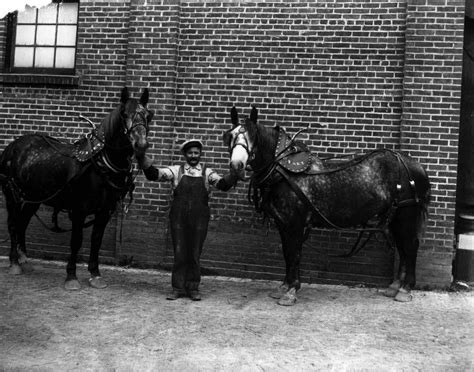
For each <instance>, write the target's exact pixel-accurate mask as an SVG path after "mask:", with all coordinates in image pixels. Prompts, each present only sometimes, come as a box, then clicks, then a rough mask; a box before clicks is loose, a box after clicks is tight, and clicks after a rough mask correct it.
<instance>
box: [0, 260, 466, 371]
mask: <svg viewBox="0 0 474 372" xmlns="http://www.w3.org/2000/svg"><path fill="white" fill-rule="evenodd" d="M31 262H32V264H33V267H34V271H32V272H30V273H28V274H24V275H20V276H11V275H9V274H8V272H7V271H8V260H7V258H6V257H0V282H1V285H0V298H1V302H0V320H1V322H0V350H1V353H0V355H1V356H0V369H1V370H28V371H30V370H45V371H49V370H55V371H56V370H64V371H65V370H81V371H83V370H117V371H130V370H134V371H144V370H154V371H156V370H160V371H308V370H312V371H443V372H444V371H472V370H474V363H473V362H474V353H473V351H474V350H473V345H474V331H473V330H474V295H473V293H472V292H463V293H452V292H434V291H433V292H424V291H414V300H413V301H412V302H411V303H399V302H396V301H393V300H392V299H390V298H386V297H384V296H382V294H381V292H380V290H379V289H377V288H351V287H346V286H334V285H309V284H303V287H302V290H301V291H300V293H299V299H298V302H297V304H296V305H295V306H293V307H281V306H278V305H277V304H276V303H275V300H273V299H271V298H270V297H269V296H268V293H269V292H271V291H272V290H273V289H275V288H276V287H277V286H278V285H279V283H277V282H272V281H258V280H242V279H233V278H224V277H204V278H203V282H202V286H201V291H202V295H203V300H202V301H200V302H192V301H190V300H189V299H188V298H182V299H179V300H177V301H166V300H165V295H166V293H167V291H168V290H169V288H170V275H169V273H166V272H160V271H156V270H138V269H124V268H116V267H109V266H102V275H103V276H104V278H105V279H106V280H107V282H108V284H109V287H108V288H106V289H103V290H97V289H93V288H90V287H89V286H88V284H87V279H88V273H87V269H86V267H85V265H80V266H79V267H78V277H79V279H80V281H81V284H82V285H83V287H82V289H81V290H80V291H76V292H67V291H66V290H64V289H63V281H64V278H65V263H62V262H59V263H58V262H51V261H42V260H31Z"/></svg>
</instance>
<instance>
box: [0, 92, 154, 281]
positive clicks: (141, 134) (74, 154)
mask: <svg viewBox="0 0 474 372" xmlns="http://www.w3.org/2000/svg"><path fill="white" fill-rule="evenodd" d="M148 98H149V93H148V90H147V89H146V90H145V91H144V92H143V94H142V96H141V98H140V100H136V99H133V98H130V96H129V92H128V89H127V88H124V89H123V90H122V94H121V101H120V104H119V105H118V107H117V108H115V109H114V110H113V111H112V112H111V113H110V114H108V115H107V116H106V117H105V118H104V119H103V120H102V122H101V124H100V126H99V127H98V128H97V129H94V130H93V131H92V132H91V133H90V134H89V135H88V136H86V137H84V138H82V139H81V140H79V141H77V142H76V143H75V144H69V143H64V142H61V141H59V140H57V139H55V138H52V137H49V136H46V135H40V134H29V135H25V136H22V137H20V138H18V139H16V140H15V141H13V142H12V143H10V144H9V145H8V146H7V147H6V148H5V150H4V151H3V153H2V155H1V156H0V177H1V183H2V188H3V192H4V194H5V199H6V207H7V212H8V232H9V234H10V240H11V250H10V273H12V274H21V273H22V266H23V267H27V266H26V262H27V260H26V248H25V232H26V228H27V226H28V224H29V222H30V219H31V217H32V216H33V215H34V214H35V213H36V211H37V210H38V208H39V206H40V204H46V205H48V206H51V207H53V208H54V214H53V219H54V217H57V213H58V212H59V211H61V210H64V211H68V212H69V218H70V219H71V222H72V232H71V255H70V257H69V260H68V264H67V277H66V283H65V287H66V289H68V290H75V289H79V288H80V284H79V281H78V280H77V277H76V261H77V254H78V251H79V249H80V247H81V245H82V240H83V228H84V227H85V226H86V225H85V220H86V217H87V216H89V215H94V219H93V221H92V222H93V228H92V234H91V250H90V257H89V266H88V268H89V272H90V274H91V278H90V279H89V283H90V285H91V286H92V287H95V288H105V287H106V286H107V284H106V283H105V281H104V280H103V279H102V278H101V276H100V272H99V249H100V246H101V244H102V238H103V235H104V230H105V227H106V226H107V223H108V222H109V219H110V217H111V215H112V213H113V212H114V210H115V207H116V205H117V202H118V201H119V200H120V199H122V198H124V197H125V195H126V194H127V192H129V191H130V190H131V188H132V187H133V178H132V157H133V155H135V157H137V158H140V157H143V156H144V154H145V151H146V149H147V147H148V140H147V135H148V130H149V123H150V120H151V118H152V117H153V113H152V112H151V111H149V110H148V109H147V108H146V106H147V103H148Z"/></svg>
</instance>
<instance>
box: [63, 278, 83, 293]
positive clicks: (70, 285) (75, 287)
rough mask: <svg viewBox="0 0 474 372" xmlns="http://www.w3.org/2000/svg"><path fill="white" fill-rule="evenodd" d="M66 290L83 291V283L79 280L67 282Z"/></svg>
mask: <svg viewBox="0 0 474 372" xmlns="http://www.w3.org/2000/svg"><path fill="white" fill-rule="evenodd" d="M64 288H65V289H66V290H68V291H78V290H79V289H81V283H79V280H77V279H70V280H66V282H65V283H64Z"/></svg>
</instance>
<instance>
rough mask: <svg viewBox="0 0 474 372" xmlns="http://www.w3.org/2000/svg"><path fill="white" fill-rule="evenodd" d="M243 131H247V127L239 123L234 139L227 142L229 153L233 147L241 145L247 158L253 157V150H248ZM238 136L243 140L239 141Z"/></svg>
mask: <svg viewBox="0 0 474 372" xmlns="http://www.w3.org/2000/svg"><path fill="white" fill-rule="evenodd" d="M245 133H247V128H245V127H244V126H243V125H241V126H240V128H239V132H238V133H237V135H236V136H235V138H234V140H233V141H232V143H230V144H229V154H232V152H234V149H235V148H236V147H237V146H242V147H243V148H244V150H245V151H246V152H247V155H248V157H249V159H253V157H254V156H255V152H254V151H253V150H252V151H250V149H249V142H248V141H247V137H245ZM239 138H242V139H243V141H239ZM247 163H248V162H247Z"/></svg>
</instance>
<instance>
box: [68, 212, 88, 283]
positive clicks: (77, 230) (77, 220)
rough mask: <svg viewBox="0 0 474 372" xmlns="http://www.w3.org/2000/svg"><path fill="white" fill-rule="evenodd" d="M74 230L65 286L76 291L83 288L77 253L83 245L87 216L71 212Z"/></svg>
mask: <svg viewBox="0 0 474 372" xmlns="http://www.w3.org/2000/svg"><path fill="white" fill-rule="evenodd" d="M71 221H72V232H71V255H70V256H69V260H68V263H67V267H66V272H67V276H66V282H65V283H64V288H66V289H67V290H68V291H75V290H79V289H81V284H80V283H79V281H78V280H77V276H76V263H77V254H78V252H79V249H80V248H81V246H82V239H83V232H82V228H83V225H84V221H85V216H83V215H82V214H78V213H74V212H73V213H71Z"/></svg>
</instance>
